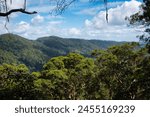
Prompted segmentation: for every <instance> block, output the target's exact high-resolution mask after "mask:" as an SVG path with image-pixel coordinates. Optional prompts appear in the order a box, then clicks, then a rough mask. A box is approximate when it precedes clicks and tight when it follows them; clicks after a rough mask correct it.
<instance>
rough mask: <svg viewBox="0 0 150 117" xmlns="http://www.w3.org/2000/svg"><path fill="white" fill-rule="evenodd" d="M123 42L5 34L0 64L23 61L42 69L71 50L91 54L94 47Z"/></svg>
mask: <svg viewBox="0 0 150 117" xmlns="http://www.w3.org/2000/svg"><path fill="white" fill-rule="evenodd" d="M122 43H123V42H116V41H101V40H84V39H76V38H61V37H57V36H49V37H41V38H38V39H37V40H29V39H26V38H23V37H21V36H18V35H14V34H3V35H0V64H2V63H9V64H12V63H14V64H20V63H23V64H25V65H27V66H28V67H29V68H30V69H31V70H40V69H41V67H42V66H43V64H44V63H45V62H46V61H47V60H48V59H49V58H51V57H55V56H60V55H66V54H67V53H69V52H78V53H81V54H83V55H85V56H90V52H91V51H92V50H94V49H106V48H108V47H109V46H113V45H118V44H122Z"/></svg>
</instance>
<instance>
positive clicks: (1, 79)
mask: <svg viewBox="0 0 150 117" xmlns="http://www.w3.org/2000/svg"><path fill="white" fill-rule="evenodd" d="M33 80H34V78H33V77H32V76H31V75H30V73H29V70H28V68H27V67H26V66H25V65H23V64H20V65H18V66H17V65H8V64H3V65H1V66H0V99H34V85H33Z"/></svg>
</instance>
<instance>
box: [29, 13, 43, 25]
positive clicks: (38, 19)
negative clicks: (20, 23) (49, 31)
mask: <svg viewBox="0 0 150 117" xmlns="http://www.w3.org/2000/svg"><path fill="white" fill-rule="evenodd" d="M43 21H44V17H42V16H40V15H36V16H35V17H34V18H32V19H31V22H32V23H33V24H39V23H42V22H43Z"/></svg>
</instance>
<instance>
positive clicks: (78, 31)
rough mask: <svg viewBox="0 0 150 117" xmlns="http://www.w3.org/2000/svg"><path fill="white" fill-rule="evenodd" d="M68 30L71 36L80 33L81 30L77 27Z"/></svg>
mask: <svg viewBox="0 0 150 117" xmlns="http://www.w3.org/2000/svg"><path fill="white" fill-rule="evenodd" d="M68 32H69V34H70V35H72V36H78V35H80V34H81V31H80V30H79V29H77V28H70V29H69V31H68Z"/></svg>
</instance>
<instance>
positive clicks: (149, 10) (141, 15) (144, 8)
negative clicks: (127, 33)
mask: <svg viewBox="0 0 150 117" xmlns="http://www.w3.org/2000/svg"><path fill="white" fill-rule="evenodd" d="M143 2H144V3H143V4H142V5H141V11H139V12H138V13H136V14H134V15H132V16H130V18H129V21H130V24H131V25H143V26H144V27H145V31H144V34H142V35H140V36H139V39H140V40H141V41H143V42H144V43H146V46H147V47H148V48H149V53H150V28H149V26H150V0H143Z"/></svg>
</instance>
